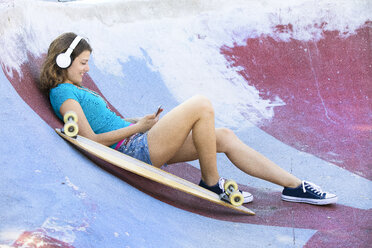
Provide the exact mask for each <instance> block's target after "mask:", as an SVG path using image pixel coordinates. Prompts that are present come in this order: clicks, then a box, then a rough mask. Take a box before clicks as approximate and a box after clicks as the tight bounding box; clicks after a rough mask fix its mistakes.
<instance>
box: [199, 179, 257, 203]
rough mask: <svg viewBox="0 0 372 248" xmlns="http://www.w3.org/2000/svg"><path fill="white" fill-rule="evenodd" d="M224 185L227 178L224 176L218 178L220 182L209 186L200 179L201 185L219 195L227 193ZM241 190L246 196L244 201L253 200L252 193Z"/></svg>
mask: <svg viewBox="0 0 372 248" xmlns="http://www.w3.org/2000/svg"><path fill="white" fill-rule="evenodd" d="M224 185H225V179H224V178H222V177H221V178H220V180H218V183H217V184H216V185H214V186H208V185H207V184H206V183H205V182H204V181H203V180H200V183H199V186H201V187H203V188H205V189H208V190H210V191H213V192H214V193H216V194H217V195H221V194H222V193H225V188H224ZM239 191H240V193H242V195H243V198H244V201H243V203H248V202H252V201H253V195H252V194H251V193H249V192H246V191H241V190H239Z"/></svg>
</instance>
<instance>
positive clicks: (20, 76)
mask: <svg viewBox="0 0 372 248" xmlns="http://www.w3.org/2000/svg"><path fill="white" fill-rule="evenodd" d="M371 13H372V6H371V4H370V3H368V2H367V1H353V2H350V1H346V0H343V1H336V0H334V1H333V0H327V1H322V2H319V3H318V2H314V1H310V0H303V1H280V3H279V2H278V1H274V0H265V1H260V2H257V1H253V0H252V1H251V0H248V1H247V0H244V1H243V0H241V1H239V0H235V1H222V0H221V1H220V0H208V1H201V0H200V1H198V0H196V1H161V0H150V1H145V0H140V1H132V0H124V1H119V0H107V1H94V0H81V1H67V2H59V1H41V0H39V1H36V0H34V1H27V0H0V17H1V18H0V63H1V70H0V106H1V108H0V124H1V128H0V137H1V138H0V151H1V156H0V172H1V173H0V199H1V200H0V247H4V248H5V247H76V248H78V247H131V248H136V247H226V246H231V247H368V246H369V244H370V242H371V241H372V240H371V237H372V233H371V229H372V224H371V223H372V216H371V215H372V212H371V206H372V199H371V195H372V184H371V179H372V174H371V167H372V164H371V161H372V157H371V152H370V151H371V150H372V125H371V123H372V115H371V110H372V103H371V99H372V59H371V54H372V45H371V44H372V41H371V38H370V37H371V30H372V26H371V20H372V15H371ZM70 31H72V32H75V33H77V34H79V35H82V36H84V37H86V38H87V39H89V42H90V43H91V45H92V47H93V53H92V57H91V61H90V71H89V73H88V75H86V76H85V78H84V84H85V85H86V86H87V87H89V88H91V89H93V90H95V91H97V92H100V93H101V95H102V96H104V97H105V99H106V100H107V101H108V102H109V104H110V106H111V108H112V109H113V110H114V111H116V113H118V114H120V115H122V116H125V117H133V116H142V115H145V114H148V113H152V112H153V111H154V110H155V109H156V107H157V106H158V105H160V104H162V105H163V107H164V109H165V112H167V111H169V110H170V109H172V108H173V107H175V106H177V104H179V103H181V102H182V101H184V100H186V99H187V98H189V97H191V96H193V95H195V94H202V95H205V96H207V97H208V98H209V99H211V101H212V103H213V105H214V107H215V109H216V126H218V127H222V126H224V127H229V128H231V129H233V130H234V131H235V132H236V134H237V135H238V136H239V137H240V138H241V139H242V140H243V141H244V142H245V143H247V144H248V145H250V146H251V147H253V148H254V149H256V150H258V151H259V152H261V153H263V154H264V155H265V156H267V157H269V158H270V159H271V160H273V161H274V162H276V163H277V164H279V165H280V166H281V167H283V168H285V169H286V170H288V171H290V172H292V173H294V174H295V175H296V176H298V177H300V178H302V179H306V180H310V181H313V182H315V183H316V184H319V185H321V186H322V187H323V188H324V189H326V190H329V191H331V192H335V193H336V194H337V195H338V196H339V203H338V204H336V205H331V206H322V207H319V206H311V205H306V204H295V203H288V202H283V201H281V199H280V193H281V188H280V187H279V186H276V185H273V184H271V183H268V182H264V181H262V180H259V179H256V178H252V177H250V176H248V175H245V174H244V173H242V172H241V171H239V170H238V169H236V168H234V167H233V166H232V165H231V163H230V162H229V161H228V160H227V158H226V157H225V156H223V155H218V169H219V172H220V174H221V176H223V177H226V178H234V179H236V180H237V182H238V183H239V185H240V187H241V188H242V189H245V190H248V191H249V192H251V193H253V195H254V197H255V200H254V202H253V203H250V204H247V207H249V208H250V209H252V210H254V211H255V212H256V216H245V215H242V214H239V213H237V212H234V211H232V210H229V209H225V208H223V207H220V206H215V205H214V204H212V203H208V202H205V201H201V200H200V199H198V198H195V197H192V196H189V195H187V194H184V193H181V192H178V191H176V190H172V189H169V188H167V187H165V186H162V185H160V184H157V183H154V182H151V181H149V180H147V179H144V178H141V177H139V176H136V175H134V174H132V173H129V172H126V171H123V170H120V169H117V168H115V167H114V166H112V165H110V164H108V163H105V162H103V161H101V160H99V159H97V158H94V157H90V156H86V155H84V154H82V153H80V152H79V151H77V150H76V149H74V148H73V147H72V146H70V145H69V144H67V143H66V142H65V141H63V140H62V139H61V138H60V137H59V136H58V135H57V134H56V133H55V132H54V128H56V127H61V126H62V123H61V122H60V121H59V120H58V119H57V118H56V117H55V116H54V114H53V113H52V111H51V107H50V105H49V102H48V99H47V98H46V97H45V96H44V95H43V94H42V93H41V92H40V91H39V90H38V88H37V82H38V75H39V70H40V65H41V63H42V61H43V59H44V57H45V54H46V51H47V48H48V46H49V44H50V42H51V41H52V40H53V39H54V38H56V37H57V36H58V35H60V34H61V33H64V32H70ZM163 169H164V170H167V171H169V172H171V173H174V174H176V175H178V176H180V177H183V178H185V179H187V180H189V181H192V182H195V183H197V182H198V181H199V180H200V171H199V166H198V163H197V162H191V163H182V164H175V165H169V166H168V167H166V168H163Z"/></svg>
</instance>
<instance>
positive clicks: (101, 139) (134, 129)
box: [59, 99, 158, 146]
mask: <svg viewBox="0 0 372 248" xmlns="http://www.w3.org/2000/svg"><path fill="white" fill-rule="evenodd" d="M59 111H60V113H61V115H62V116H64V114H65V113H66V112H67V111H74V112H75V113H76V114H77V116H78V120H79V122H78V126H79V134H80V135H81V136H84V137H86V138H88V139H91V140H94V141H96V142H98V143H101V144H103V145H106V146H110V145H113V144H115V143H117V142H119V141H120V140H122V139H125V138H127V137H129V136H131V135H133V134H135V133H143V132H146V131H147V130H149V129H150V128H151V127H152V126H153V125H154V124H155V123H156V122H157V120H158V118H155V115H154V114H153V115H147V116H145V117H143V118H141V119H139V120H138V121H137V122H136V123H135V124H134V125H131V126H129V127H125V128H121V129H118V130H114V131H111V132H107V133H101V134H96V133H94V131H93V130H92V128H91V126H90V124H89V122H88V120H87V118H86V116H85V114H84V111H83V109H82V108H81V106H80V104H79V103H78V102H77V101H75V100H73V99H68V100H66V101H65V102H64V103H63V104H62V105H61V108H60V109H59Z"/></svg>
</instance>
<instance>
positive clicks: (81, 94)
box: [49, 83, 131, 148]
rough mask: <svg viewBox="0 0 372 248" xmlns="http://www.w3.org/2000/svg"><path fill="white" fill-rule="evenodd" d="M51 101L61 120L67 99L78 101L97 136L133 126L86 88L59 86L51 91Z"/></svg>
mask: <svg viewBox="0 0 372 248" xmlns="http://www.w3.org/2000/svg"><path fill="white" fill-rule="evenodd" d="M49 99H50V103H51V104H52V108H53V111H54V113H55V114H56V115H57V116H58V118H59V119H61V120H63V117H62V115H61V113H60V112H59V109H60V108H61V105H62V104H63V103H64V102H65V101H66V100H67V99H73V100H75V101H77V102H78V103H79V104H80V106H81V108H82V109H83V111H84V114H85V116H86V118H87V120H88V122H89V124H90V126H91V127H92V129H93V131H94V133H96V134H100V133H106V132H110V131H113V130H117V129H120V128H124V127H127V126H129V125H130V124H131V123H130V122H127V121H125V120H123V119H122V118H121V117H120V116H118V115H117V114H116V113H114V112H113V111H112V110H111V109H110V108H109V107H108V105H107V103H106V102H105V100H104V99H103V98H102V97H101V96H99V95H98V94H96V93H95V92H93V91H91V90H89V89H87V88H84V87H81V88H78V87H76V86H75V85H73V84H69V83H64V84H59V85H58V86H57V87H55V88H53V89H51V90H50V93H49ZM115 146H116V144H113V145H112V146H111V147H112V148H115Z"/></svg>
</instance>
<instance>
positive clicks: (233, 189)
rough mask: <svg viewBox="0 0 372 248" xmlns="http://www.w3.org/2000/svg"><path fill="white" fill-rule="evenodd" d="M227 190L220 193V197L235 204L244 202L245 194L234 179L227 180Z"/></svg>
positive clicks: (225, 185)
mask: <svg viewBox="0 0 372 248" xmlns="http://www.w3.org/2000/svg"><path fill="white" fill-rule="evenodd" d="M224 189H225V192H224V193H222V194H220V199H221V200H223V201H225V202H228V203H231V204H232V205H234V206H241V205H242V204H243V202H244V197H243V194H242V193H241V192H240V191H239V190H238V184H237V183H236V182H235V181H234V180H226V181H225V184H224Z"/></svg>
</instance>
